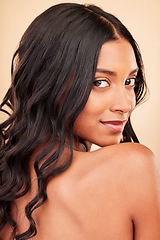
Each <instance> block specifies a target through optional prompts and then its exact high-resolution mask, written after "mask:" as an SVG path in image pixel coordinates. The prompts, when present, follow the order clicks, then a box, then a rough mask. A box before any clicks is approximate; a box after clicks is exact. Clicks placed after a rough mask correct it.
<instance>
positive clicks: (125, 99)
mask: <svg viewBox="0 0 160 240" xmlns="http://www.w3.org/2000/svg"><path fill="white" fill-rule="evenodd" d="M112 99H113V101H112V104H111V108H110V109H111V111H113V112H119V113H120V114H125V113H129V112H131V111H132V110H133V108H134V106H135V95H134V94H133V93H130V92H127V90H126V89H125V88H123V87H122V88H118V89H116V91H115V93H114V96H113V98H112Z"/></svg>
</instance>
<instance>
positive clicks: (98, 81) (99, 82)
mask: <svg viewBox="0 0 160 240" xmlns="http://www.w3.org/2000/svg"><path fill="white" fill-rule="evenodd" d="M127 81H129V83H128V84H126V83H127ZM133 81H134V82H133ZM102 82H105V83H106V85H105V86H100V85H96V84H97V83H98V84H101V83H102ZM130 84H131V85H130ZM135 84H136V78H128V79H126V80H125V85H126V86H130V87H135ZM107 85H108V86H110V83H109V82H108V81H107V80H103V79H102V80H96V81H94V86H96V87H98V88H105V87H108V86H107Z"/></svg>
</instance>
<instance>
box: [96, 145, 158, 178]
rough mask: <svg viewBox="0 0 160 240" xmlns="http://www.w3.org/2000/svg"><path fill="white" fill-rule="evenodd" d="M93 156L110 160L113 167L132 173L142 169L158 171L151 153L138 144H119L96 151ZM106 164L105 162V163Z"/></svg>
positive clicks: (155, 160)
mask: <svg viewBox="0 0 160 240" xmlns="http://www.w3.org/2000/svg"><path fill="white" fill-rule="evenodd" d="M98 151H99V152H98ZM98 151H97V153H96V152H95V155H97V156H98V155H99V158H100V159H101V158H102V159H104V160H105V161H106V160H108V159H110V161H112V162H114V164H115V165H119V164H120V165H121V167H124V168H127V169H128V171H129V170H131V171H132V172H134V169H135V170H136V171H137V170H138V169H139V171H140V170H142V169H144V170H145V171H147V172H150V173H151V172H154V171H159V166H158V163H157V159H156V157H155V155H154V154H153V152H152V151H151V150H150V149H149V148H147V147H146V146H144V145H142V144H138V143H121V144H116V145H112V146H109V147H104V148H102V149H100V150H98ZM106 162H107V161H106Z"/></svg>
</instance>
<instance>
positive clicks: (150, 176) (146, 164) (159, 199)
mask: <svg viewBox="0 0 160 240" xmlns="http://www.w3.org/2000/svg"><path fill="white" fill-rule="evenodd" d="M133 150H134V151H133ZM130 157H131V165H130V167H131V169H129V173H130V179H129V182H130V190H129V192H130V214H131V218H132V221H133V222H134V230H135V233H134V234H135V240H158V239H160V169H159V166H158V164H157V161H156V159H155V156H154V155H153V153H152V152H151V151H150V150H149V149H147V148H146V147H144V146H142V145H136V146H135V149H134V147H133V149H131V155H130Z"/></svg>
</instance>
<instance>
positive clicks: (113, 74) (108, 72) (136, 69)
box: [96, 67, 139, 76]
mask: <svg viewBox="0 0 160 240" xmlns="http://www.w3.org/2000/svg"><path fill="white" fill-rule="evenodd" d="M138 71H139V68H138V67H137V68H135V69H134V70H132V71H131V72H130V74H129V75H132V74H133V73H137V72H138ZM96 72H100V73H106V74H109V75H111V76H116V75H117V73H116V72H113V71H110V70H107V69H103V68H97V70H96Z"/></svg>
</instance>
